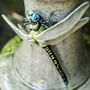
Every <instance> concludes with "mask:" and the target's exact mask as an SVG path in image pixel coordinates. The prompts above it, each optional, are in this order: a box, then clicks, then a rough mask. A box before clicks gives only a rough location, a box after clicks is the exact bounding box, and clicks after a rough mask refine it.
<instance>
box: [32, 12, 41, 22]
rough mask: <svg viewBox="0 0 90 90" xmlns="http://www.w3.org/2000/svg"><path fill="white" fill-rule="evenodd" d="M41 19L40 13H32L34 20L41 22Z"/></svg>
mask: <svg viewBox="0 0 90 90" xmlns="http://www.w3.org/2000/svg"><path fill="white" fill-rule="evenodd" d="M39 20H40V15H39V14H38V13H34V14H33V15H32V21H33V22H39Z"/></svg>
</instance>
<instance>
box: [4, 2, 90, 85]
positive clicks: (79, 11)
mask: <svg viewBox="0 0 90 90" xmlns="http://www.w3.org/2000/svg"><path fill="white" fill-rule="evenodd" d="M88 8H89V3H88V2H84V3H83V4H81V5H80V6H79V7H77V8H76V9H75V10H74V11H72V12H71V13H70V14H69V15H67V16H66V17H65V18H64V19H63V20H61V21H59V22H58V23H56V24H55V25H53V26H51V27H49V28H46V29H45V28H44V29H41V31H40V32H39V33H33V32H34V31H31V32H32V34H28V33H27V32H26V30H25V29H24V28H23V26H21V25H20V24H18V26H19V28H18V27H17V26H16V25H15V24H14V23H13V22H11V21H10V20H9V19H8V18H7V17H6V16H5V15H4V14H3V15H2V17H3V18H4V20H5V21H6V22H7V23H8V24H9V26H10V27H11V28H12V30H13V31H14V32H16V34H17V35H18V36H19V37H20V38H21V39H22V40H29V41H30V42H35V43H36V42H37V43H38V45H39V46H41V47H43V48H44V49H45V50H46V52H47V53H48V55H49V56H50V58H51V59H52V60H53V62H54V64H55V66H56V68H57V70H58V72H59V73H60V75H61V77H62V79H63V81H64V83H65V85H68V80H67V76H66V74H65V72H64V71H63V70H62V68H61V66H60V64H59V62H58V60H57V58H56V56H55V55H54V53H53V52H52V50H51V48H50V47H49V45H56V44H58V43H60V42H61V41H62V40H64V39H66V38H67V37H68V36H70V35H71V34H72V33H74V32H75V31H76V30H79V28H81V27H82V26H83V25H85V24H86V23H87V22H88V21H89V17H85V18H82V16H83V15H84V13H85V12H86V11H87V9H88ZM37 17H38V16H37ZM39 19H40V18H39ZM34 22H36V21H34ZM29 23H31V22H30V21H29ZM41 26H42V25H41ZM30 27H31V26H30ZM36 31H37V30H36ZM49 52H50V53H51V55H50V53H49Z"/></svg>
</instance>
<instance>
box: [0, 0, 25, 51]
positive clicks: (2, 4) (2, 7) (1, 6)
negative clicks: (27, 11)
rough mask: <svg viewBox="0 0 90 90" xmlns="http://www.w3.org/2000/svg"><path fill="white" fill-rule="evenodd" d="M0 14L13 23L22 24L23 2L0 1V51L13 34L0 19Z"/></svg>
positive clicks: (16, 0) (18, 0)
mask: <svg viewBox="0 0 90 90" xmlns="http://www.w3.org/2000/svg"><path fill="white" fill-rule="evenodd" d="M1 14H5V15H9V17H10V19H11V20H12V21H13V22H14V23H15V22H19V23H21V22H23V16H24V1H23V0H0V50H1V49H2V47H3V46H4V45H5V44H6V43H7V41H8V40H10V39H11V38H12V37H13V36H14V35H15V33H14V32H13V31H12V30H11V28H10V27H9V26H8V25H7V23H6V22H5V21H4V20H3V18H2V17H1Z"/></svg>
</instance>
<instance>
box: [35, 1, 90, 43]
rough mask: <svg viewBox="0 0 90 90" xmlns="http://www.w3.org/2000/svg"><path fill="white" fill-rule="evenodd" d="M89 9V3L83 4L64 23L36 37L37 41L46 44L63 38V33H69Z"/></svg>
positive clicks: (59, 23) (61, 22)
mask: <svg viewBox="0 0 90 90" xmlns="http://www.w3.org/2000/svg"><path fill="white" fill-rule="evenodd" d="M88 8H89V3H88V2H85V3H83V4H81V5H80V6H79V7H78V8H76V9H75V10H74V11H73V12H72V13H70V14H69V15H68V16H67V17H66V18H64V19H63V20H62V21H60V22H58V23H57V24H56V25H53V26H52V27H50V28H49V29H47V30H45V31H43V32H41V33H40V34H38V35H36V36H35V39H36V40H37V41H38V42H39V43H45V42H47V41H49V40H52V39H55V38H58V37H59V36H61V34H63V32H69V31H70V30H71V29H72V28H73V27H74V26H75V25H76V24H77V23H78V22H79V21H80V19H81V17H82V16H83V15H84V13H85V12H86V10H87V9H88Z"/></svg>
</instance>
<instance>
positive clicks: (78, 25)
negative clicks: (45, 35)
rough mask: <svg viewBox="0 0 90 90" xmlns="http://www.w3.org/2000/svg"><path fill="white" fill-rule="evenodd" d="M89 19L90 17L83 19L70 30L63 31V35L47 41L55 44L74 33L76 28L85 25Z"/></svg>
mask: <svg viewBox="0 0 90 90" xmlns="http://www.w3.org/2000/svg"><path fill="white" fill-rule="evenodd" d="M88 21H89V17H86V18H83V19H81V20H80V21H79V22H78V23H77V24H76V25H75V26H74V27H73V28H72V29H71V30H70V31H69V32H68V31H66V32H63V33H61V35H60V36H59V37H57V38H55V39H52V40H48V41H47V43H48V44H49V45H55V44H58V43H59V42H61V41H62V40H64V39H65V38H67V37H68V36H70V35H71V34H72V33H74V32H75V31H76V30H79V28H81V27H82V26H83V25H85V24H86V23H87V22H88Z"/></svg>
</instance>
